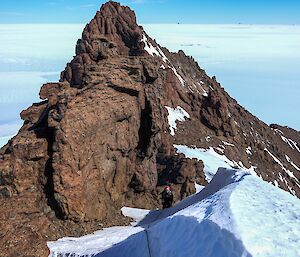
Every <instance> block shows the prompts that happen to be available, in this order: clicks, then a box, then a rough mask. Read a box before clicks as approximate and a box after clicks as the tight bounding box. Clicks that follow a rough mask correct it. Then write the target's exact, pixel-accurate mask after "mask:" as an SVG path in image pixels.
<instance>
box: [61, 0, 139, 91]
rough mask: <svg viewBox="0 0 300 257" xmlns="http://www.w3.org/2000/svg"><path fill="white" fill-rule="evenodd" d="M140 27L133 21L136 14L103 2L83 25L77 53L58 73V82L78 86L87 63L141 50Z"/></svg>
mask: <svg viewBox="0 0 300 257" xmlns="http://www.w3.org/2000/svg"><path fill="white" fill-rule="evenodd" d="M141 38H142V28H141V27H139V26H138V25H137V23H136V16H135V13H134V12H133V11H132V10H131V9H130V8H128V7H126V6H122V5H120V4H119V3H117V2H113V1H109V2H107V3H105V4H103V5H102V7H101V9H100V11H98V12H97V13H96V15H95V17H94V18H93V19H92V20H91V21H90V23H89V24H87V25H86V27H85V29H84V31H83V33H82V38H81V39H79V40H78V42H77V45H76V56H75V57H74V59H73V60H72V61H71V63H68V64H67V67H66V69H65V71H64V72H62V74H61V81H68V82H70V83H71V85H72V86H74V87H81V84H82V77H83V74H84V72H85V70H86V69H87V68H88V67H87V66H89V65H92V64H96V63H98V62H100V61H103V60H105V59H107V58H111V57H116V56H120V55H126V56H135V55H140V54H142V53H144V44H143V42H141Z"/></svg>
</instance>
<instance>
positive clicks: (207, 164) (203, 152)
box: [174, 145, 256, 182]
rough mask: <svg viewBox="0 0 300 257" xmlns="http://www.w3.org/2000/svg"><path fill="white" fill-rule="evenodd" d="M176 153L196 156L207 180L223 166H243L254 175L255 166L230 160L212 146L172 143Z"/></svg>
mask: <svg viewBox="0 0 300 257" xmlns="http://www.w3.org/2000/svg"><path fill="white" fill-rule="evenodd" d="M174 147H175V148H176V151H177V153H182V154H184V155H185V157H187V158H191V159H192V158H196V159H197V160H199V161H200V160H201V161H203V163H204V174H205V178H206V180H207V181H208V182H210V181H211V179H212V177H213V176H214V175H215V174H216V172H217V170H218V168H219V167H224V168H229V169H231V168H243V169H245V170H248V172H250V173H252V174H254V175H256V172H255V167H254V166H252V167H250V168H249V169H247V168H245V167H244V165H243V163H242V162H236V161H232V160H230V159H228V158H227V156H226V155H224V154H219V153H217V152H216V151H215V150H214V148H212V147H210V148H209V149H203V148H190V147H188V146H186V145H174Z"/></svg>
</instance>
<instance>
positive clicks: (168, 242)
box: [48, 168, 300, 257]
mask: <svg viewBox="0 0 300 257" xmlns="http://www.w3.org/2000/svg"><path fill="white" fill-rule="evenodd" d="M123 213H124V215H127V216H131V217H133V218H135V219H136V220H137V221H139V223H138V225H136V226H132V227H114V228H109V229H106V230H104V231H100V232H96V233H95V234H93V235H89V236H85V237H81V238H63V239H60V240H58V241H57V242H49V243H48V246H49V248H50V251H51V254H50V257H54V256H55V257H56V256H70V255H71V256H98V257H104V256H110V257H117V256H118V257H120V256H122V257H127V256H128V257H129V256H130V257H149V256H151V257H153V256H155V257H163V256H169V255H170V254H171V256H178V257H181V256H189V257H199V256H205V257H215V256H230V257H235V256H236V257H238V256H247V257H251V256H253V257H256V256H257V257H264V256H266V257H267V256H268V257H275V256H276V257H277V256H285V257H291V256H293V257H294V256H299V254H300V250H299V247H298V246H299V243H300V224H299V222H297V217H298V216H297V215H298V214H299V213H300V201H299V199H297V198H295V197H293V196H291V195H290V194H289V193H287V192H285V191H282V190H281V189H279V188H276V187H274V186H272V185H270V184H268V183H267V182H264V181H262V180H261V179H259V178H257V177H256V176H252V175H251V174H250V173H249V172H247V171H244V170H234V169H226V168H220V169H219V170H218V172H217V174H216V175H215V176H214V177H213V179H212V181H211V182H210V184H209V185H208V186H206V188H205V189H203V190H202V191H201V192H199V193H197V194H195V195H193V196H191V197H189V198H187V199H185V200H183V201H182V202H180V203H179V204H178V205H176V206H174V207H173V208H170V209H166V210H163V211H159V210H156V211H150V212H149V211H146V210H139V209H133V208H123Z"/></svg>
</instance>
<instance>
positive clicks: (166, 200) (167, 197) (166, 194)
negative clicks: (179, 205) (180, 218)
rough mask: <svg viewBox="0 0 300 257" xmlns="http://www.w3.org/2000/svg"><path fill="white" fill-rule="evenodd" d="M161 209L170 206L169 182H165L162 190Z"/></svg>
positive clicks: (171, 196)
mask: <svg viewBox="0 0 300 257" xmlns="http://www.w3.org/2000/svg"><path fill="white" fill-rule="evenodd" d="M162 202H163V209H166V208H170V207H172V204H173V193H172V189H171V185H170V183H167V185H166V187H165V189H164V191H163V192H162Z"/></svg>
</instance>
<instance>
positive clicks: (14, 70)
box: [0, 24, 300, 146]
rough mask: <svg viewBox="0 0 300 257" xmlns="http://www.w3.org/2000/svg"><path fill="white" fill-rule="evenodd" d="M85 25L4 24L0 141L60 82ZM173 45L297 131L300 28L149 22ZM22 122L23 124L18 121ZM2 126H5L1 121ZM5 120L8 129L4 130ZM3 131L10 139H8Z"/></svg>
mask: <svg viewBox="0 0 300 257" xmlns="http://www.w3.org/2000/svg"><path fill="white" fill-rule="evenodd" d="M83 27H84V24H35V25H30V24H12V25H9V24H5V25H4V24H2V25H0V37H1V39H2V40H1V41H0V77H1V80H0V110H1V112H0V146H1V145H3V142H4V141H6V138H7V137H8V136H10V135H14V134H16V133H17V131H18V129H19V126H21V124H22V121H21V120H20V118H19V113H20V111H21V110H22V109H25V108H27V107H28V106H30V105H31V104H32V102H36V101H38V100H39V99H38V92H39V89H40V86H41V84H43V83H46V82H51V81H57V80H58V77H59V71H61V70H63V68H64V66H65V64H66V63H67V62H69V61H70V60H71V58H72V56H73V55H74V52H75V44H76V41H77V39H78V38H80V37H81V31H82V29H83ZM143 27H144V29H145V30H146V32H147V33H148V34H149V35H150V36H151V37H153V38H155V39H156V41H157V42H158V43H159V44H160V45H161V46H165V47H167V48H168V49H170V50H172V51H178V50H179V49H182V50H184V51H185V52H186V53H187V54H188V55H192V56H193V57H194V58H195V59H196V60H197V61H198V62H199V64H200V66H201V68H203V69H205V70H206V71H207V73H208V74H209V75H210V76H213V75H216V77H217V79H218V81H219V82H220V83H221V85H222V86H223V87H224V88H225V89H226V90H227V91H228V92H229V93H230V94H231V96H233V97H234V98H235V99H237V100H238V102H239V103H240V104H241V105H243V106H244V107H246V108H247V109H248V110H249V111H251V112H252V113H253V114H254V115H256V116H258V117H259V118H260V119H262V120H264V121H265V122H267V123H279V124H282V125H288V126H290V127H293V128H295V129H297V130H300V116H299V115H298V102H299V101H298V98H299V95H300V87H299V78H298V73H299V71H298V67H300V26H293V25H290V26H287V25H244V24H240V25H237V24H236V25H218V24H213V25H201V24H193V25H191V24H144V25H143ZM15 124H18V126H15ZM1 126H2V127H1ZM3 126H6V128H7V127H10V128H11V129H10V130H5V131H4V130H3V129H2V128H3ZM4 137H5V139H4Z"/></svg>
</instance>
